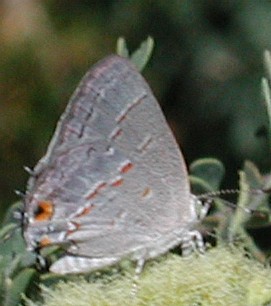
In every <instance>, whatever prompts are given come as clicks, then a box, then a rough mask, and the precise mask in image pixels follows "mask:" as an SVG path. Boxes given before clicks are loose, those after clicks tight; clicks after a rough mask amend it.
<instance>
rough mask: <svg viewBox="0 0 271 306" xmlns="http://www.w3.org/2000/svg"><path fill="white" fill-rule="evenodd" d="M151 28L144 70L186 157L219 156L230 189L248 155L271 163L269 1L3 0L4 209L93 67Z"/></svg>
mask: <svg viewBox="0 0 271 306" xmlns="http://www.w3.org/2000/svg"><path fill="white" fill-rule="evenodd" d="M149 35H151V36H152V37H153V38H154V41H155V49H154V53H153V56H152V58H151V60H150V62H149V64H148V66H147V67H146V68H145V70H144V76H145V78H146V79H147V81H148V83H149V84H150V86H151V88H152V89H153V91H154V93H155V96H156V97H157V99H158V101H159V102H160V104H161V106H162V108H163V111H164V113H165V115H166V118H167V120H168V122H169V124H170V126H171V128H172V129H173V131H174V133H175V135H176V138H177V140H178V142H179V143H180V145H181V147H182V151H183V153H184V156H185V159H186V161H187V163H190V162H192V161H193V160H195V159H197V158H201V157H216V158H218V159H220V160H221V161H222V162H223V163H224V165H225V167H226V178H225V180H224V186H225V187H232V186H235V187H236V186H237V178H238V177H237V171H238V169H240V168H241V167H242V164H243V162H244V160H246V159H250V160H252V161H253V162H255V163H256V164H257V166H259V167H260V169H261V170H262V171H263V172H267V171H269V169H270V161H271V160H270V152H269V148H268V144H267V138H266V133H265V129H264V126H266V124H267V115H266V111H265V108H264V104H263V98H262V96H261V90H260V80H261V77H262V76H263V75H264V69H263V65H262V54H263V51H264V49H271V1H249V0H246V1H242V0H232V1H230V0H227V1H223V0H217V1H216V0H210V1H208V0H204V1H201V0H194V1H193V0H172V1H164V0H155V1H147V0H136V1H128V0H123V1H120V0H96V1H95V0H92V1H88V0H48V1H38V0H1V1H0V50H1V51H0V52H1V53H0V54H1V56H0V174H1V176H0V194H1V197H0V210H1V214H2V213H3V211H4V210H5V209H6V208H7V207H8V206H9V205H11V204H12V203H13V202H14V201H16V200H18V197H17V196H16V195H15V194H14V192H13V190H14V189H21V190H24V189H25V184H26V181H27V178H28V174H27V173H25V171H24V170H23V166H24V165H27V166H29V167H33V166H34V165H35V164H36V162H37V161H38V160H39V158H40V157H41V156H42V155H43V154H44V153H45V150H46V147H47V145H48V142H49V140H50V138H51V136H52V133H53V130H54V128H55V125H56V122H57V120H58V118H59V116H60V114H61V113H62V112H63V110H64V108H65V106H66V103H67V101H68V99H69V97H70V95H71V94H72V92H73V90H74V89H75V87H76V86H77V84H78V82H79V80H80V79H81V77H82V76H83V75H84V73H85V72H86V71H87V70H88V69H89V67H90V66H91V65H92V64H93V63H95V62H96V61H97V60H99V59H101V58H102V57H104V56H106V55H108V54H110V53H112V52H114V51H115V46H116V41H117V38H118V37H120V36H123V37H125V38H126V40H127V43H128V47H129V48H130V50H134V49H136V48H137V47H138V46H139V44H140V43H141V42H142V41H143V40H145V39H146V38H147V36H149Z"/></svg>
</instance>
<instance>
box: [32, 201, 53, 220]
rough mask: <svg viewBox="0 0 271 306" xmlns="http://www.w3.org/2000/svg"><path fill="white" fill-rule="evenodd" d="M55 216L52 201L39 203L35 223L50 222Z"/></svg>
mask: <svg viewBox="0 0 271 306" xmlns="http://www.w3.org/2000/svg"><path fill="white" fill-rule="evenodd" d="M53 214H54V205H53V202H51V201H39V202H38V207H37V209H36V212H35V221H48V220H50V219H51V218H52V216H53Z"/></svg>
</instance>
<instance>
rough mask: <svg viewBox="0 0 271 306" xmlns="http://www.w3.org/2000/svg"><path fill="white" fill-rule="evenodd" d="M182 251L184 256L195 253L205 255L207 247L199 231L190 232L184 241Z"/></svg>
mask: <svg viewBox="0 0 271 306" xmlns="http://www.w3.org/2000/svg"><path fill="white" fill-rule="evenodd" d="M181 249H182V254H183V255H184V256H188V255H189V254H191V253H192V252H193V251H197V252H199V253H204V251H205V246H204V241H203V239H202V236H201V234H200V232H198V231H190V232H188V233H187V234H186V235H185V236H184V238H183V240H182V244H181Z"/></svg>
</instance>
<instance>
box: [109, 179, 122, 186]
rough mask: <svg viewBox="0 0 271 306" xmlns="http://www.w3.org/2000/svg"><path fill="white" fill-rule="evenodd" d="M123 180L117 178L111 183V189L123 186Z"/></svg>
mask: <svg viewBox="0 0 271 306" xmlns="http://www.w3.org/2000/svg"><path fill="white" fill-rule="evenodd" d="M123 181H124V180H123V178H122V177H118V178H117V179H116V180H115V181H113V182H112V183H111V184H110V185H111V186H112V187H120V186H121V185H122V184H123Z"/></svg>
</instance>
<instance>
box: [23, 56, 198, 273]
mask: <svg viewBox="0 0 271 306" xmlns="http://www.w3.org/2000/svg"><path fill="white" fill-rule="evenodd" d="M34 171H35V173H36V175H35V176H34V177H33V178H31V179H30V180H29V182H28V195H27V198H26V203H25V210H26V214H27V216H28V218H29V224H28V225H27V226H26V227H25V230H24V236H25V239H26V241H27V243H28V245H29V247H31V246H32V247H33V246H34V245H37V243H39V244H40V246H43V245H44V246H45V245H47V244H51V243H59V244H61V243H66V242H68V241H71V242H73V244H72V245H71V246H70V247H69V248H68V252H69V253H71V254H73V255H74V256H68V255H67V256H64V258H62V259H60V260H59V261H57V262H56V263H55V264H54V265H53V268H52V270H53V271H55V272H62V273H69V272H73V267H74V266H76V264H77V265H78V267H79V268H78V267H77V269H75V270H76V272H82V271H85V270H92V269H94V268H95V267H97V266H98V267H100V266H104V265H106V264H107V263H114V262H117V261H118V260H120V259H121V258H122V257H124V256H129V255H135V256H134V257H137V256H138V257H140V256H144V258H145V259H147V258H150V257H155V256H157V255H159V254H162V253H164V252H166V251H167V250H168V249H169V248H170V247H172V246H174V245H176V244H178V243H179V242H180V241H181V239H182V236H183V235H184V234H185V232H186V231H187V230H189V229H190V227H191V226H192V225H193V224H194V223H195V220H196V217H195V212H194V207H193V205H192V204H191V196H190V189H189V183H188V176H187V171H186V167H185V163H184V160H183V157H182V155H181V152H180V150H179V148H178V145H177V143H176V141H175V139H174V137H173V135H172V133H171V131H170V129H169V127H168V125H167V123H166V121H165V118H164V116H163V114H162V112H161V110H160V107H159V105H158V103H157V101H156V100H155V98H154V96H153V94H152V92H151V90H150V88H149V87H148V85H147V84H146V82H145V80H144V79H143V77H142V76H141V75H140V74H139V73H138V72H137V70H136V69H135V68H134V66H133V65H132V64H131V63H130V62H129V61H128V60H126V59H124V58H121V57H118V56H110V57H107V58H106V59H104V60H103V61H101V62H99V63H98V64H97V65H96V66H95V67H94V68H93V69H91V70H90V71H89V72H88V73H87V74H86V76H85V77H84V78H83V80H82V81H81V83H80V84H79V87H78V88H77V90H76V91H75V93H74V95H73V97H72V98H71V100H70V102H69V104H68V106H67V109H66V111H65V112H64V114H63V115H62V117H61V119H60V121H59V123H58V125H57V129H56V132H55V134H54V136H53V139H52V141H51V143H50V145H49V147H48V151H47V153H46V155H45V156H44V157H43V159H42V160H41V161H40V162H39V163H38V164H37V166H36V167H35V169H34ZM137 254H139V255H137ZM81 258H83V260H84V263H85V262H86V263H87V264H86V266H87V267H83V266H84V265H82V267H81V263H82V262H80V264H79V262H78V260H81ZM76 260H77V262H76Z"/></svg>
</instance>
